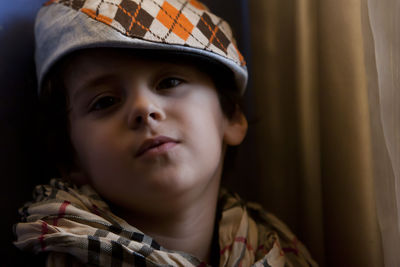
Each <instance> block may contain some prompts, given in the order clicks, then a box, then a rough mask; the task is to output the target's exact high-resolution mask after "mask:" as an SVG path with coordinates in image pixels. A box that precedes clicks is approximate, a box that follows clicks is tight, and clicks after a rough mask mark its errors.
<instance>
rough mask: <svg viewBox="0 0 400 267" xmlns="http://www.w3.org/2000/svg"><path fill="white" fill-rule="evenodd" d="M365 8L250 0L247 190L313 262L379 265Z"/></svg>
mask: <svg viewBox="0 0 400 267" xmlns="http://www.w3.org/2000/svg"><path fill="white" fill-rule="evenodd" d="M366 5H367V1H366V0H350V1H349V0H326V1H317V0H302V1H295V0H289V1H280V0H268V1H256V0H250V1H249V7H250V22H251V27H252V32H251V33H252V35H251V37H252V57H251V59H250V62H251V63H252V69H251V71H250V75H251V76H250V77H251V81H252V88H250V91H251V92H252V93H253V94H254V98H253V99H252V101H253V102H254V103H255V105H256V107H257V109H256V115H255V117H256V119H257V122H256V123H255V124H253V125H251V124H250V127H254V132H255V134H254V137H255V139H256V141H255V143H256V144H257V146H256V147H255V148H254V153H257V154H256V155H257V157H256V160H257V161H258V162H257V163H255V164H254V163H252V164H253V166H257V168H258V169H257V170H256V171H255V172H257V173H258V175H257V179H258V178H259V177H261V179H258V180H251V182H250V183H251V184H252V188H250V189H249V188H248V189H247V192H251V193H248V195H250V194H252V196H253V198H255V200H257V201H260V202H261V203H263V205H264V206H267V207H268V209H269V210H271V211H273V212H274V213H276V214H278V216H279V217H280V218H282V219H283V220H284V221H286V222H288V224H289V225H290V226H291V228H292V229H294V231H295V232H296V233H297V234H298V235H299V238H300V239H302V240H303V241H304V242H305V243H306V245H307V246H308V247H309V249H310V251H311V254H312V255H313V256H314V258H315V259H316V260H317V261H318V263H320V265H321V266H376V267H380V266H383V257H382V246H381V237H380V231H379V227H378V223H377V213H376V204H375V191H374V187H375V184H374V164H373V163H374V162H373V159H374V157H373V150H372V144H373V140H372V139H371V138H372V137H371V129H372V127H373V126H372V125H371V115H370V107H369V101H368V83H367V82H368V79H369V78H370V76H368V75H367V73H368V72H367V65H366V64H367V63H368V62H367V61H366V59H365V52H366V51H365V49H364V47H365V42H368V37H370V36H368V34H370V33H368V32H365V29H364V27H365V21H364V20H365V15H367V13H366V10H367V9H366ZM367 20H368V18H367ZM366 34H367V35H366ZM240 157H241V159H243V160H245V159H246V155H242V156H240ZM377 179H379V177H377ZM254 184H255V185H256V186H255V187H256V189H254V188H253V186H254ZM243 191H244V192H246V190H245V189H242V192H243ZM263 192H268V193H266V194H265V193H263ZM283 192H284V193H283ZM282 193H283V195H284V197H283V195H282ZM255 196H256V197H255Z"/></svg>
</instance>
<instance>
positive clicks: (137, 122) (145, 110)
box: [128, 91, 165, 129]
mask: <svg viewBox="0 0 400 267" xmlns="http://www.w3.org/2000/svg"><path fill="white" fill-rule="evenodd" d="M132 98H133V99H132V101H131V103H132V104H131V105H130V111H129V115H128V125H129V128H131V129H140V128H141V127H144V126H146V125H151V124H154V123H156V122H159V121H162V120H164V119H165V112H164V110H163V109H162V107H161V105H160V104H161V103H160V100H159V99H158V98H159V97H158V96H155V95H153V94H152V93H151V92H143V91H138V92H137V93H136V94H135V95H134V96H132Z"/></svg>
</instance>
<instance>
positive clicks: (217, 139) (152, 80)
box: [64, 49, 247, 212]
mask: <svg viewBox="0 0 400 267" xmlns="http://www.w3.org/2000/svg"><path fill="white" fill-rule="evenodd" d="M64 77H65V85H66V88H67V93H68V99H69V103H70V112H69V123H70V125H69V126H70V137H71V142H72V145H73V148H74V150H75V153H76V165H77V169H78V173H79V175H78V177H80V178H79V179H81V182H87V183H90V184H92V186H93V187H94V188H95V189H96V190H97V191H98V192H99V193H100V195H102V196H103V197H104V198H106V199H108V200H109V201H111V202H112V203H113V204H115V205H118V206H121V207H123V208H126V209H132V210H136V211H141V212H146V211H150V210H154V209H159V211H163V210H165V211H166V212H167V209H166V207H167V206H169V205H171V202H172V204H173V201H175V200H178V199H187V200H189V199H195V198H196V197H199V196H201V194H203V193H204V192H206V191H207V190H209V189H210V187H213V188H215V187H216V188H218V185H219V178H220V175H221V168H222V163H223V157H224V148H225V144H227V143H228V144H233V143H232V140H231V139H229V138H227V136H229V134H232V131H234V130H235V129H236V128H232V122H231V121H230V120H228V119H227V118H226V117H225V116H224V114H223V112H222V110H221V107H220V104H219V99H218V94H217V91H216V88H215V86H214V83H213V81H212V79H211V77H209V76H208V75H207V74H205V73H203V72H201V71H199V70H198V69H197V68H196V67H194V66H193V65H191V64H184V63H172V62H165V61H157V60H149V59H147V60H145V59H143V58H140V57H135V56H133V55H129V54H125V53H123V50H110V49H108V50H105V49H95V50H86V51H84V52H80V53H79V54H78V55H75V56H73V58H72V59H71V60H70V61H69V63H68V64H67V67H66V69H65V72H64ZM246 126H247V125H246ZM243 136H244V135H243ZM242 138H243V137H242ZM242 138H241V139H242ZM241 139H240V141H241ZM239 143H240V142H239Z"/></svg>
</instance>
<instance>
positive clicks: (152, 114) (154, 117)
mask: <svg viewBox="0 0 400 267" xmlns="http://www.w3.org/2000/svg"><path fill="white" fill-rule="evenodd" d="M150 117H151V118H152V119H154V120H155V119H156V118H157V115H156V113H155V112H152V113H150Z"/></svg>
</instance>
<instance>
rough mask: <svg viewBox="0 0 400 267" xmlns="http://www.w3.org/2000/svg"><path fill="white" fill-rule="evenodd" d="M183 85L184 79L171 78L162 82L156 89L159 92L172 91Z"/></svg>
mask: <svg viewBox="0 0 400 267" xmlns="http://www.w3.org/2000/svg"><path fill="white" fill-rule="evenodd" d="M181 83H183V80H182V79H180V78H176V77H169V78H166V79H163V80H161V82H160V83H159V84H158V85H157V87H156V89H157V90H164V89H170V88H174V87H177V86H179V85H180V84H181Z"/></svg>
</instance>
